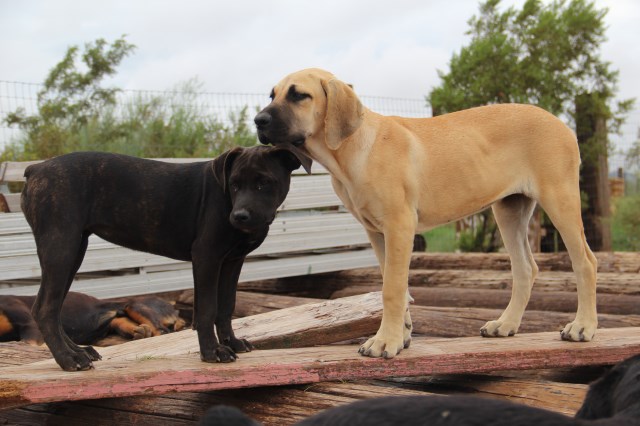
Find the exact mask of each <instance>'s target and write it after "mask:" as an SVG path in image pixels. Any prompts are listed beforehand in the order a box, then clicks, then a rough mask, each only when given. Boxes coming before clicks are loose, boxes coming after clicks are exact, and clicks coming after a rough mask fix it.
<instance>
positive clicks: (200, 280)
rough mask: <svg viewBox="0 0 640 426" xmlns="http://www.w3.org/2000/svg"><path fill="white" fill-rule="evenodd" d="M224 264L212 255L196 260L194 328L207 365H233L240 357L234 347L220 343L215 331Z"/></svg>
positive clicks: (194, 260)
mask: <svg viewBox="0 0 640 426" xmlns="http://www.w3.org/2000/svg"><path fill="white" fill-rule="evenodd" d="M219 275H220V262H216V261H214V260H212V256H210V255H209V256H203V257H201V258H196V257H194V259H193V280H194V295H195V299H194V306H193V307H194V316H193V328H195V329H196V331H197V332H198V343H199V344H200V359H202V360H203V361H205V362H231V361H235V359H236V358H237V356H236V354H235V353H234V352H233V350H231V348H229V347H226V346H224V345H221V344H220V343H218V339H216V336H215V334H214V331H213V324H214V320H215V318H216V317H217V310H218V282H219Z"/></svg>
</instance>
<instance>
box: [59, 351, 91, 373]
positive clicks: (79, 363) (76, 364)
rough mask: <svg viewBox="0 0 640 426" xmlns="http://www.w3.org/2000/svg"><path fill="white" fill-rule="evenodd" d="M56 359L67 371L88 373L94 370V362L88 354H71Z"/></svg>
mask: <svg viewBox="0 0 640 426" xmlns="http://www.w3.org/2000/svg"><path fill="white" fill-rule="evenodd" d="M96 353H97V352H96ZM98 356H99V355H98ZM55 359H56V362H57V363H58V365H60V367H61V368H62V369H63V370H65V371H86V370H90V369H92V368H93V362H92V360H91V359H90V358H89V357H88V355H87V354H86V353H78V352H70V353H65V354H63V355H61V356H56V357H55Z"/></svg>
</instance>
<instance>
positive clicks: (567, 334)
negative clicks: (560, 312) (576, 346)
mask: <svg viewBox="0 0 640 426" xmlns="http://www.w3.org/2000/svg"><path fill="white" fill-rule="evenodd" d="M596 328H598V323H597V322H595V321H579V320H577V319H576V320H575V321H573V322H570V323H569V324H567V325H566V326H565V327H564V329H563V330H562V331H561V332H560V337H561V338H562V340H567V341H571V342H590V341H591V340H592V339H593V336H594V335H595V334H596Z"/></svg>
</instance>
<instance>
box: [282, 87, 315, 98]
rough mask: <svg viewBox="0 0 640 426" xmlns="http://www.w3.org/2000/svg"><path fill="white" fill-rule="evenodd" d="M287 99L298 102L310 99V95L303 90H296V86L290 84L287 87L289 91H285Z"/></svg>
mask: <svg viewBox="0 0 640 426" xmlns="http://www.w3.org/2000/svg"><path fill="white" fill-rule="evenodd" d="M287 99H288V100H290V101H291V102H300V101H303V100H305V99H311V95H310V94H308V93H304V92H298V90H296V86H295V85H292V86H291V87H289V91H288V92H287Z"/></svg>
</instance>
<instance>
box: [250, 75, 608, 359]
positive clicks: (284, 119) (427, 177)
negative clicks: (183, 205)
mask: <svg viewBox="0 0 640 426" xmlns="http://www.w3.org/2000/svg"><path fill="white" fill-rule="evenodd" d="M271 98H272V102H271V103H270V104H269V105H268V106H267V107H266V108H265V109H263V110H262V111H261V112H260V113H258V115H256V117H255V123H256V126H257V128H258V136H259V138H260V141H261V142H262V143H264V144H267V143H273V144H291V145H293V146H296V147H299V148H300V149H302V150H305V151H306V152H307V154H308V155H309V156H310V157H311V158H312V159H314V160H316V161H318V162H319V163H321V164H322V165H323V166H325V167H326V168H327V169H328V170H329V172H330V173H331V175H332V182H333V187H334V189H335V191H336V193H337V194H338V196H339V197H340V199H341V200H342V201H343V202H344V205H345V206H346V207H347V209H349V211H350V212H351V213H353V215H354V216H355V217H356V218H357V219H358V220H359V221H360V223H362V225H363V226H364V227H365V229H366V231H367V233H368V235H369V239H370V240H371V244H372V245H373V248H374V250H375V253H376V255H377V257H378V260H379V262H380V269H381V271H382V275H383V286H382V294H383V305H384V311H383V316H382V323H381V325H380V329H379V330H378V332H377V334H376V335H375V336H374V337H373V338H371V339H369V340H368V341H367V342H366V343H365V344H364V345H363V346H362V347H361V348H360V353H361V354H363V355H368V356H373V357H380V356H383V357H385V358H392V357H394V356H395V355H396V354H397V353H399V352H400V351H401V350H402V348H403V347H404V348H406V347H408V346H409V343H410V341H411V317H410V315H409V309H408V304H407V301H408V298H409V297H408V291H407V281H408V270H409V262H410V260H411V248H412V242H413V235H414V233H415V232H416V231H419V232H422V231H425V230H428V229H431V228H434V227H436V226H438V225H442V224H445V223H449V222H453V221H455V220H458V219H460V218H463V217H465V216H469V215H471V214H474V213H476V212H479V211H481V210H483V209H485V208H487V207H488V206H492V208H493V212H494V215H495V218H496V221H497V223H498V226H499V228H500V232H501V235H502V239H503V241H504V245H505V247H506V249H507V251H508V252H509V255H510V257H511V264H512V272H513V290H512V297H511V301H510V302H509V305H508V306H507V308H506V310H505V311H504V313H503V314H502V315H501V316H500V318H498V319H497V320H495V321H489V322H488V323H487V324H485V325H484V327H482V329H481V334H482V335H483V336H487V337H488V336H511V335H513V334H515V333H516V332H517V331H518V327H519V326H520V321H521V319H522V315H523V313H524V310H525V307H526V305H527V302H528V301H529V296H530V294H531V287H532V285H533V281H534V279H535V277H536V274H537V272H538V267H537V266H536V263H535V261H534V260H533V256H532V254H531V250H530V248H529V244H528V242H527V230H528V223H529V219H530V218H531V215H532V212H533V209H534V207H535V204H536V202H538V203H540V205H541V206H542V208H544V210H545V211H546V212H547V214H548V215H549V217H550V218H551V220H552V221H553V223H554V225H555V226H556V228H557V229H558V231H559V232H560V234H561V236H562V239H563V241H564V243H565V245H566V247H567V250H568V251H569V255H570V256H571V262H572V265H573V270H574V271H575V273H576V276H577V286H578V312H577V314H576V318H575V320H574V321H573V322H571V323H569V324H567V326H566V327H565V328H564V330H562V332H561V336H562V338H563V339H565V340H572V341H588V340H591V339H592V338H593V335H594V333H595V330H596V328H597V315H596V299H595V297H596V259H595V256H594V255H593V253H592V252H591V250H590V249H589V246H588V245H587V242H586V240H585V236H584V231H583V227H582V218H581V214H580V189H579V187H578V169H579V166H580V153H579V151H578V145H577V142H576V137H575V135H574V133H573V132H572V131H571V130H570V129H569V128H568V127H567V126H566V125H564V124H563V123H562V122H561V121H560V120H559V119H558V118H556V117H554V116H553V115H551V114H549V113H548V112H546V111H544V110H542V109H540V108H537V107H534V106H530V105H516V104H503V105H492V106H486V107H479V108H473V109H469V110H465V111H460V112H456V113H452V114H446V115H443V116H439V117H434V118H402V117H389V116H382V115H380V114H376V113H375V112H372V111H370V110H368V109H367V108H365V107H364V106H363V105H362V104H361V103H360V101H359V100H358V98H357V97H356V95H355V93H354V92H353V90H352V89H351V88H350V87H349V86H348V85H346V84H345V83H343V82H341V81H340V80H337V79H336V78H335V77H334V76H333V75H332V74H331V73H328V72H326V71H323V70H319V69H308V70H303V71H299V72H296V73H293V74H291V75H289V76H287V77H285V78H284V79H283V80H282V81H280V82H279V83H278V84H277V85H276V86H275V87H274V88H273V91H272V92H271Z"/></svg>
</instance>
